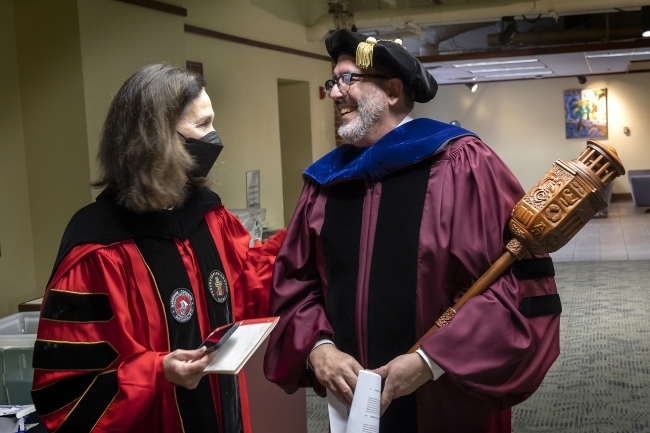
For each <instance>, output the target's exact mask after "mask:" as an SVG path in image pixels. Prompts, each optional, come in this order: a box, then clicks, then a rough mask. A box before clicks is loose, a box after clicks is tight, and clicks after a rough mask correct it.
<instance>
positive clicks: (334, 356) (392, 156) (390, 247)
mask: <svg viewBox="0 0 650 433" xmlns="http://www.w3.org/2000/svg"><path fill="white" fill-rule="evenodd" d="M326 46H327V50H328V52H329V54H330V56H331V57H332V59H333V60H334V61H335V62H336V67H335V69H334V78H333V79H332V80H331V81H328V82H327V83H326V86H327V88H328V89H329V90H330V92H331V93H330V97H331V98H332V99H333V100H334V101H335V103H336V107H337V109H338V112H339V114H340V118H341V127H340V129H339V131H338V132H339V134H340V135H341V137H343V139H344V140H346V142H347V143H348V144H343V145H341V146H339V147H337V148H336V149H334V150H333V151H332V152H330V153H329V154H327V155H325V156H324V157H323V158H321V159H320V160H318V161H317V162H315V163H314V164H313V165H311V166H310V167H309V168H308V169H307V170H306V171H305V173H304V182H305V185H304V188H303V191H302V195H301V197H300V200H299V203H298V206H297V208H296V211H295V213H294V216H293V219H292V221H291V224H290V225H289V228H288V232H287V236H286V239H285V242H284V244H283V246H282V248H281V250H280V253H279V255H278V259H277V261H276V264H275V269H274V276H273V286H272V289H271V297H270V313H271V314H272V315H279V316H281V319H280V322H279V323H278V325H277V327H276V328H275V329H274V331H273V333H272V334H271V338H270V342H269V345H268V350H267V353H266V357H265V373H266V376H267V378H268V379H269V380H271V381H273V382H275V383H277V384H278V385H280V386H281V387H282V388H284V389H285V391H287V392H294V391H295V390H296V389H297V388H298V387H301V386H312V387H314V389H315V390H316V392H318V393H319V394H321V395H322V394H323V393H324V391H325V388H326V389H327V393H331V394H333V395H334V396H335V397H336V398H338V399H339V400H340V401H342V402H344V403H347V404H348V405H349V404H350V402H351V401H352V396H353V391H354V387H355V384H356V380H357V376H358V373H359V370H361V369H373V370H375V371H376V372H378V373H379V374H380V375H381V376H382V377H383V378H385V384H384V389H383V392H382V401H381V406H382V413H383V415H382V417H381V422H380V432H382V433H388V432H390V433H394V432H437V433H451V432H454V433H456V432H457V433H484V432H509V431H510V407H511V406H513V405H515V404H517V403H520V402H521V401H523V400H525V399H526V398H528V397H529V396H530V395H531V394H532V393H533V392H534V391H535V389H537V387H538V386H539V384H540V383H541V381H542V379H543V378H544V375H545V374H546V372H547V370H548V369H549V367H550V366H551V364H552V363H553V361H554V360H555V359H556V357H557V356H558V354H559V324H560V318H559V313H560V308H559V298H557V291H556V287H555V283H554V280H553V275H554V274H553V265H552V262H551V259H550V258H549V257H527V258H526V259H524V260H522V261H521V262H518V263H517V264H516V265H514V266H513V267H511V268H510V269H508V270H507V271H506V272H505V273H504V274H503V276H502V277H500V278H499V279H498V280H497V281H496V282H495V283H494V284H492V285H491V287H490V288H489V289H488V290H487V291H486V292H485V293H484V294H483V295H480V296H477V297H475V298H473V299H471V300H470V301H468V302H467V303H466V304H465V306H464V307H463V308H462V309H461V310H459V311H458V313H457V314H456V316H455V317H454V318H453V320H452V321H451V322H450V323H449V325H447V326H445V327H443V328H442V329H440V330H438V331H436V332H434V333H432V334H430V335H429V336H426V337H424V338H422V337H423V335H424V334H425V333H426V331H427V330H428V329H429V328H431V327H432V326H433V324H434V322H435V321H436V319H438V318H439V317H440V316H441V314H442V313H443V312H444V311H445V310H446V309H447V308H448V307H450V306H451V305H452V304H453V303H454V301H455V300H456V299H457V298H458V297H459V296H461V295H462V293H463V292H464V291H465V290H467V289H468V288H469V287H470V286H471V285H472V284H473V283H474V282H475V281H476V280H477V279H478V278H479V276H480V275H481V274H482V273H483V272H484V271H485V270H487V269H488V268H489V267H490V265H491V263H493V262H494V261H495V260H496V259H497V258H498V257H499V256H500V255H501V254H502V253H503V251H504V245H505V242H507V240H508V239H509V238H510V236H511V235H510V233H509V232H508V230H507V227H506V224H507V222H508V221H509V217H510V212H511V211H512V209H513V207H514V206H515V204H516V203H517V202H518V200H519V199H520V198H521V197H523V195H524V191H523V190H522V188H521V186H520V185H519V183H518V182H517V180H516V179H515V177H514V176H513V174H512V173H511V172H510V170H509V169H508V168H507V167H506V166H505V164H504V163H503V162H502V161H501V160H500V159H499V157H498V156H497V155H496V154H495V153H494V152H493V151H492V150H491V149H490V148H488V147H487V146H486V145H485V144H484V143H483V142H482V141H481V140H480V139H479V138H478V137H477V136H476V135H475V134H474V133H472V132H470V131H467V130H464V129H461V128H459V127H456V126H452V125H448V124H443V123H440V122H436V121H434V120H430V119H415V120H414V119H412V118H411V117H410V116H409V112H410V111H411V109H412V108H413V105H414V102H420V103H423V102H428V101H430V100H431V99H432V98H433V97H434V95H435V93H436V90H437V84H436V82H435V80H434V78H433V77H432V76H431V75H430V74H429V73H428V72H427V70H426V69H425V68H424V67H423V65H422V64H421V63H420V62H419V61H418V60H417V59H415V58H414V57H413V56H412V55H410V54H409V53H408V51H407V50H406V49H404V48H402V47H401V44H400V41H399V40H398V41H396V42H391V41H375V40H374V39H373V38H368V39H366V37H365V36H363V35H360V34H357V33H352V32H350V31H347V30H337V31H336V32H334V33H333V34H332V35H331V36H330V37H329V38H328V39H327V41H326ZM524 299H526V303H527V304H529V303H532V304H534V305H535V306H536V308H535V311H536V313H535V314H528V313H527V311H528V310H525V311H524V312H522V311H523V309H522V311H520V310H519V306H520V303H521V302H522V300H524ZM420 338H421V340H420V345H421V348H420V349H419V350H418V351H417V352H415V353H412V354H406V353H407V352H408V350H409V348H410V347H411V346H412V345H413V344H414V343H415V342H416V341H418V340H419V339H420Z"/></svg>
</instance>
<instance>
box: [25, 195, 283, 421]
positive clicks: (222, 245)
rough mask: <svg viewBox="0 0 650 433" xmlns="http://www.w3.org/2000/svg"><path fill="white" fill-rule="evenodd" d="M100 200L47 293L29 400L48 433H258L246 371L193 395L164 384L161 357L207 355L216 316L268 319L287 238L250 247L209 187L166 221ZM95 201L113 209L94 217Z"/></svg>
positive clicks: (212, 381) (206, 383)
mask: <svg viewBox="0 0 650 433" xmlns="http://www.w3.org/2000/svg"><path fill="white" fill-rule="evenodd" d="M197 197H198V199H197ZM100 198H102V196H100ZM100 198H98V202H96V203H94V204H92V205H89V207H87V208H84V209H82V211H80V212H79V213H78V214H77V215H76V216H75V217H73V220H72V221H71V223H70V225H69V226H68V229H67V230H66V234H65V235H64V239H63V241H62V247H61V250H60V253H59V259H58V263H57V265H56V266H55V269H54V272H53V275H52V278H51V280H50V282H49V284H48V287H47V290H46V293H45V298H44V302H43V308H42V311H41V320H40V322H39V328H38V336H37V343H36V346H35V352H34V368H35V371H34V385H33V391H32V395H33V398H34V402H35V404H36V409H37V411H38V413H39V415H40V416H41V419H42V420H43V422H44V423H45V425H46V427H47V428H48V429H49V430H50V431H54V430H56V431H57V432H66V431H70V432H86V431H91V430H92V431H97V432H104V431H106V432H108V431H110V432H118V431H119V432H130V431H133V432H145V431H146V432H182V431H186V432H188V433H189V431H211V432H224V431H228V432H230V431H233V432H246V433H249V432H250V422H249V413H248V403H247V397H246V385H245V378H244V375H243V371H242V372H241V373H240V374H239V376H238V377H235V376H230V377H225V378H224V377H223V376H218V375H208V376H205V377H203V378H202V380H201V382H200V384H199V387H197V389H196V390H193V391H189V390H186V389H185V388H182V387H177V386H175V385H173V384H171V383H170V382H168V381H167V379H166V378H165V375H164V371H163V358H164V356H165V355H166V354H167V353H169V352H170V351H171V350H174V349H177V348H181V349H189V350H191V349H196V348H198V346H199V344H200V342H201V341H203V339H205V338H206V337H207V335H208V334H209V332H210V331H211V329H212V328H213V327H216V326H214V325H215V323H213V320H217V322H218V321H221V322H227V321H237V320H241V319H245V318H255V317H264V316H266V313H267V305H268V286H269V285H270V275H271V269H272V265H273V261H274V255H275V254H276V253H277V248H278V247H279V242H281V237H277V238H274V239H272V240H271V241H269V242H267V243H266V244H264V246H257V247H256V248H251V249H249V238H250V237H249V235H248V233H247V231H246V230H245V228H244V227H243V226H242V224H241V223H240V222H239V220H238V219H237V218H236V217H234V216H233V215H232V214H230V213H229V212H228V211H227V210H226V209H225V208H224V207H223V206H222V205H221V204H220V200H219V198H218V196H217V195H216V194H214V193H212V192H208V191H207V190H201V191H200V193H198V194H197V195H195V197H194V198H193V201H192V200H190V203H188V204H187V205H186V206H184V207H183V208H182V209H180V210H178V211H165V212H163V213H159V214H157V216H156V215H153V216H152V215H147V214H143V215H139V216H138V215H135V214H132V213H130V212H129V211H127V210H125V209H124V208H122V207H121V206H117V205H114V204H112V203H109V204H107V203H106V200H104V201H100ZM98 203H100V204H101V205H105V206H106V207H108V211H106V209H103V210H102V209H100V210H99V211H97V204H98ZM107 215H108V216H107ZM91 217H92V218H91ZM97 221H98V222H97ZM115 221H119V223H118V224H115ZM125 221H126V222H125ZM201 231H202V232H201ZM79 232H81V234H79ZM199 232H201V233H202V234H203V235H202V236H197V235H196V233H199ZM143 237H144V239H142V240H141V241H138V240H135V241H134V240H133V239H134V238H143ZM93 238H95V239H98V240H101V242H94V243H93V242H88V240H89V239H93ZM71 239H72V240H71ZM109 239H110V240H109ZM116 239H120V240H117V241H116ZM152 242H153V243H152ZM152 245H153V249H152ZM161 245H162V247H161ZM215 247H216V249H215ZM202 248H207V251H208V253H207V254H208V255H210V254H212V257H211V258H209V259H210V260H217V262H220V263H221V265H214V266H216V269H219V271H212V268H210V267H209V268H207V271H208V272H210V271H212V273H211V274H210V275H212V277H211V279H210V280H209V281H210V282H209V285H210V287H206V286H207V285H208V284H205V283H204V281H205V278H206V277H205V275H203V273H204V271H205V269H202V267H204V264H205V263H208V262H209V260H208V262H206V261H205V260H203V258H202V257H201V256H202V255H203V254H204V253H202V252H201V250H202ZM147 249H149V251H150V252H152V253H153V254H150V255H149V256H147V254H148V253H147ZM274 250H275V251H274ZM215 251H216V253H214V252H215ZM215 254H216V257H215ZM170 255H171V256H170ZM145 257H147V260H145ZM159 257H163V259H159ZM164 257H167V258H164ZM169 257H171V259H169ZM149 259H151V261H150V260H149ZM168 259H169V260H168ZM160 260H162V262H161V261H160ZM161 264H162V269H159V270H156V266H158V268H160V267H161ZM154 265H155V266H154ZM213 274H214V275H213ZM179 278H180V280H179ZM169 280H171V281H172V283H171V284H172V285H171V286H170V287H171V289H172V290H173V294H172V295H171V296H170V294H169V293H165V292H164V290H165V287H164V286H165V285H166V284H167V281H169ZM174 284H175V285H174ZM217 298H218V299H220V301H217ZM219 309H220V310H219ZM220 315H221V316H220ZM216 324H218V323H216ZM220 390H221V392H220ZM188 402H189V403H188ZM226 412H228V413H226ZM197 429H200V430H197Z"/></svg>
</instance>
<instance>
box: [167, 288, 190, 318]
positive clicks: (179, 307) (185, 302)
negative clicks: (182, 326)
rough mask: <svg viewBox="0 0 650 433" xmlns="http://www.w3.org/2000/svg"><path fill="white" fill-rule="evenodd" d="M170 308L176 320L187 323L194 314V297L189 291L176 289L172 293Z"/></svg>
mask: <svg viewBox="0 0 650 433" xmlns="http://www.w3.org/2000/svg"><path fill="white" fill-rule="evenodd" d="M170 307H171V308H170V310H171V312H172V317H174V320H176V321H177V322H180V323H185V322H187V321H188V320H190V319H191V318H192V315H193V314H194V296H193V295H192V293H191V292H190V291H189V290H187V289H176V290H174V293H172V298H171V301H170Z"/></svg>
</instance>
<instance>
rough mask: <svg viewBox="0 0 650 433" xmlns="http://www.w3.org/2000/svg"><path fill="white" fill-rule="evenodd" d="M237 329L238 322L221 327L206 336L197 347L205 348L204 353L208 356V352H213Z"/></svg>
mask: <svg viewBox="0 0 650 433" xmlns="http://www.w3.org/2000/svg"><path fill="white" fill-rule="evenodd" d="M238 327H239V322H235V323H229V324H227V325H223V326H220V327H218V328H217V329H215V330H214V331H212V332H211V333H210V335H208V338H206V339H205V341H204V342H203V343H201V345H200V346H199V348H201V347H203V346H205V347H206V349H207V350H206V351H205V353H206V354H208V353H210V352H214V351H215V350H217V349H218V348H220V347H221V346H223V344H224V343H225V342H226V341H227V340H228V338H229V337H230V336H231V335H232V334H233V333H234V332H235V330H236V329H237V328H238Z"/></svg>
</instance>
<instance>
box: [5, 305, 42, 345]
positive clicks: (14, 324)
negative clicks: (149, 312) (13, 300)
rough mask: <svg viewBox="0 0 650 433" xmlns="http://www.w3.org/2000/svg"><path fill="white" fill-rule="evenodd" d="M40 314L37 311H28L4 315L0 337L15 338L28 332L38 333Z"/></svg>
mask: <svg viewBox="0 0 650 433" xmlns="http://www.w3.org/2000/svg"><path fill="white" fill-rule="evenodd" d="M39 315H40V313H39V312H37V311H28V312H24V313H16V314H12V315H11V316H7V317H3V318H2V319H0V339H2V338H4V337H5V336H6V337H9V338H13V337H15V336H19V335H26V334H33V335H36V331H37V330H38V317H39Z"/></svg>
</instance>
